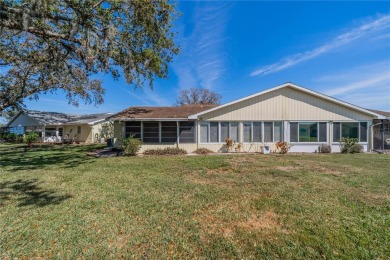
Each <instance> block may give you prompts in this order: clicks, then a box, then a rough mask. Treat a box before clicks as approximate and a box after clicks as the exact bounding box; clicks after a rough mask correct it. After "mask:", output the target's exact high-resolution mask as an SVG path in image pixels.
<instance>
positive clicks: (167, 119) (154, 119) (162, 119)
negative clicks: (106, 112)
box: [110, 118, 188, 122]
mask: <svg viewBox="0 0 390 260" xmlns="http://www.w3.org/2000/svg"><path fill="white" fill-rule="evenodd" d="M110 121H114V122H115V121H188V118H114V119H110Z"/></svg>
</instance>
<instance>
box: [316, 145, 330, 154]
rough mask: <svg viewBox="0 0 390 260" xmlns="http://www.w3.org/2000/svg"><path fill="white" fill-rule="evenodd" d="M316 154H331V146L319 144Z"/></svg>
mask: <svg viewBox="0 0 390 260" xmlns="http://www.w3.org/2000/svg"><path fill="white" fill-rule="evenodd" d="M318 152H319V153H331V152H332V146H330V145H329V144H321V145H320V146H318Z"/></svg>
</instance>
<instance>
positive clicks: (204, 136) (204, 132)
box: [200, 123, 208, 143]
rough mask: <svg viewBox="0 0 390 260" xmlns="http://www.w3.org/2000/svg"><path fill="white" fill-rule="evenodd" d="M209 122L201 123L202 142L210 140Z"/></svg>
mask: <svg viewBox="0 0 390 260" xmlns="http://www.w3.org/2000/svg"><path fill="white" fill-rule="evenodd" d="M207 137H208V124H207V123H201V124H200V142H201V143H207V142H208V138H207Z"/></svg>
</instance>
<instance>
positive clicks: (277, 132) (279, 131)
mask: <svg viewBox="0 0 390 260" xmlns="http://www.w3.org/2000/svg"><path fill="white" fill-rule="evenodd" d="M280 141H283V125H282V122H274V142H280Z"/></svg>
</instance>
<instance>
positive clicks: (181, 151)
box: [144, 147, 187, 155]
mask: <svg viewBox="0 0 390 260" xmlns="http://www.w3.org/2000/svg"><path fill="white" fill-rule="evenodd" d="M144 154H145V155H183V154H187V151H186V150H184V149H181V148H172V147H167V148H164V149H161V148H158V149H148V150H145V152H144Z"/></svg>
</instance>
